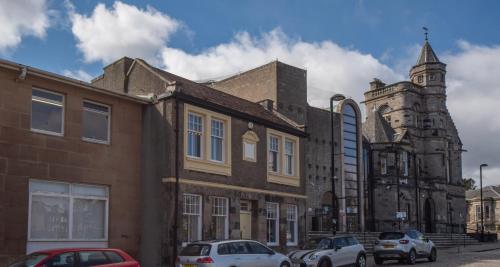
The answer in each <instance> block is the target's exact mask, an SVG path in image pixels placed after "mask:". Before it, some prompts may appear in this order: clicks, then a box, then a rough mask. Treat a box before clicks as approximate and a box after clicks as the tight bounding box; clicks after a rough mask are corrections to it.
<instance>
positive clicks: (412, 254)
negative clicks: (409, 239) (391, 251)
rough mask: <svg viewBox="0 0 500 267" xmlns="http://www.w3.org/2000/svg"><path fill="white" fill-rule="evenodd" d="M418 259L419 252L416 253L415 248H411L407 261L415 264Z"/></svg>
mask: <svg viewBox="0 0 500 267" xmlns="http://www.w3.org/2000/svg"><path fill="white" fill-rule="evenodd" d="M416 261H417V254H416V253H415V250H413V249H412V250H410V252H409V253H408V259H407V262H406V263H408V264H409V265H414V264H415V263H416Z"/></svg>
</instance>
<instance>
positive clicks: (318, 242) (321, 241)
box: [302, 238, 332, 249]
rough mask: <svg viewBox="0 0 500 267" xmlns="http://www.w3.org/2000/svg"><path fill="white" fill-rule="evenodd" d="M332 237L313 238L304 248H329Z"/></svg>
mask: <svg viewBox="0 0 500 267" xmlns="http://www.w3.org/2000/svg"><path fill="white" fill-rule="evenodd" d="M331 242H332V241H331V239H330V238H313V239H311V240H309V241H308V242H307V243H306V244H305V245H304V246H303V247H302V248H303V249H328V248H330V246H331Z"/></svg>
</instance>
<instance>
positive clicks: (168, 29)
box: [70, 1, 181, 63]
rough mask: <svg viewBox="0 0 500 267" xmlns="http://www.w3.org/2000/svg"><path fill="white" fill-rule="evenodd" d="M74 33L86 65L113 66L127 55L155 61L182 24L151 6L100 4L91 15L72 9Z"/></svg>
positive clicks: (116, 3) (71, 16)
mask: <svg viewBox="0 0 500 267" xmlns="http://www.w3.org/2000/svg"><path fill="white" fill-rule="evenodd" d="M70 20H71V24H72V32H73V34H74V35H75V37H76V39H77V42H78V44H77V46H78V49H79V50H80V51H81V52H82V53H83V56H84V59H85V61H86V62H96V61H101V62H103V63H109V62H111V61H114V60H116V59H118V58H121V57H123V56H130V57H140V58H144V59H146V60H150V61H152V62H155V58H156V57H157V55H158V53H159V51H160V50H161V49H162V48H163V47H164V45H165V44H166V42H167V41H168V39H169V37H170V36H171V34H172V33H174V32H175V31H176V30H178V29H179V27H180V26H181V24H180V23H179V22H178V21H177V20H175V19H173V18H171V17H169V16H168V15H166V14H164V13H161V12H159V11H157V10H156V9H154V8H152V7H150V6H148V7H147V8H146V9H139V8H137V7H136V6H133V5H127V4H125V3H122V2H119V1H117V2H115V3H114V4H113V6H112V7H110V8H109V9H108V8H107V7H106V6H105V5H104V4H98V5H97V6H96V7H95V9H94V11H93V13H92V14H91V15H90V16H87V15H82V14H78V13H77V12H76V11H74V10H72V9H70Z"/></svg>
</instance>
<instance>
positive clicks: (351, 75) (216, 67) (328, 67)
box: [162, 29, 402, 106]
mask: <svg viewBox="0 0 500 267" xmlns="http://www.w3.org/2000/svg"><path fill="white" fill-rule="evenodd" d="M162 56H163V64H164V66H165V69H166V70H168V71H170V72H173V73H175V74H178V75H181V76H185V77H187V78H190V79H193V80H199V79H206V78H214V77H221V76H225V75H228V74H234V73H236V72H238V71H245V70H248V69H251V68H254V67H257V66H259V65H262V64H265V63H268V62H270V61H272V60H275V59H278V60H280V61H283V62H285V63H288V64H291V65H294V66H297V67H301V68H305V69H307V75H308V88H309V95H308V100H309V102H310V103H311V104H312V105H316V106H326V105H327V100H328V98H329V97H330V96H331V95H332V94H333V93H334V92H335V93H344V94H346V95H348V96H351V97H353V98H354V99H356V100H360V99H362V94H363V92H364V91H365V90H366V89H367V88H368V82H370V81H371V80H372V79H373V78H375V77H380V78H382V79H384V80H387V81H396V80H399V79H401V78H402V76H401V75H399V74H397V73H396V72H394V71H393V70H391V69H390V68H389V67H388V66H386V65H384V64H382V63H381V62H380V61H379V60H377V59H376V58H374V57H373V56H371V55H369V54H363V53H361V52H359V51H357V50H353V49H350V48H343V47H340V46H339V45H337V44H336V43H334V42H331V41H323V42H312V43H310V42H304V41H301V40H292V39H290V38H289V37H287V36H286V35H285V34H284V33H283V32H282V31H281V30H280V29H275V30H273V31H271V32H268V33H264V34H262V36H260V37H257V38H255V37H252V36H250V35H249V34H248V33H247V32H241V33H238V34H237V35H236V36H235V38H234V39H233V40H232V41H230V42H228V43H223V44H219V45H217V46H215V47H212V48H208V49H206V50H204V51H202V52H201V53H199V54H189V53H186V52H185V51H182V50H180V49H175V48H169V47H166V48H165V49H164V50H163V53H162Z"/></svg>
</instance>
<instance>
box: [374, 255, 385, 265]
mask: <svg viewBox="0 0 500 267" xmlns="http://www.w3.org/2000/svg"><path fill="white" fill-rule="evenodd" d="M373 259H374V260H375V264H377V265H380V264H383V263H384V260H383V259H381V258H379V257H373Z"/></svg>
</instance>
